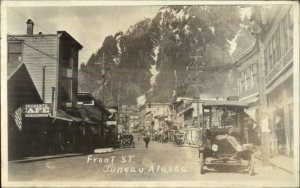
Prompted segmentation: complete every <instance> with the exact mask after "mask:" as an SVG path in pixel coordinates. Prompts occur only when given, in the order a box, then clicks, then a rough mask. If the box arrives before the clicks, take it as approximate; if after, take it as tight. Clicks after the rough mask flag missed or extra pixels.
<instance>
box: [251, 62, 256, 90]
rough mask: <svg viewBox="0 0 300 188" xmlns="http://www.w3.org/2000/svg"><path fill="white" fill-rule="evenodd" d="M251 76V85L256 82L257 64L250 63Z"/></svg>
mask: <svg viewBox="0 0 300 188" xmlns="http://www.w3.org/2000/svg"><path fill="white" fill-rule="evenodd" d="M251 68H252V78H253V85H256V84H257V64H256V63H255V64H253V65H252V67H251Z"/></svg>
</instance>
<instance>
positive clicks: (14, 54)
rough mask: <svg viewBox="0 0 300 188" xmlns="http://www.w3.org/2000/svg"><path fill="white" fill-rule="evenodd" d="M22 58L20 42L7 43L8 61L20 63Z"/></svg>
mask: <svg viewBox="0 0 300 188" xmlns="http://www.w3.org/2000/svg"><path fill="white" fill-rule="evenodd" d="M21 60H22V43H21V42H9V43H8V63H20V62H21Z"/></svg>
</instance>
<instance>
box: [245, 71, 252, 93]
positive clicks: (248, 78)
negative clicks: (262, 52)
mask: <svg viewBox="0 0 300 188" xmlns="http://www.w3.org/2000/svg"><path fill="white" fill-rule="evenodd" d="M246 79H247V89H249V88H251V87H252V79H251V69H250V67H248V68H247V69H246Z"/></svg>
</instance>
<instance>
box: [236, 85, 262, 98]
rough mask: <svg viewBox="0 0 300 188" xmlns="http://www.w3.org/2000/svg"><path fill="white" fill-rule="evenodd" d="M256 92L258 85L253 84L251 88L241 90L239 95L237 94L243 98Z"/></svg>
mask: <svg viewBox="0 0 300 188" xmlns="http://www.w3.org/2000/svg"><path fill="white" fill-rule="evenodd" d="M257 92H258V85H255V86H253V87H252V88H250V89H247V90H246V91H243V92H241V93H240V95H239V98H240V99H243V98H246V97H248V96H251V95H254V94H255V93H257Z"/></svg>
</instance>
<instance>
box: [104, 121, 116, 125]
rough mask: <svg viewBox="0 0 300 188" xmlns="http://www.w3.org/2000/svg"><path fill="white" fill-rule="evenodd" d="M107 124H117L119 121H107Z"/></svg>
mask: <svg viewBox="0 0 300 188" xmlns="http://www.w3.org/2000/svg"><path fill="white" fill-rule="evenodd" d="M106 124H107V125H117V121H106Z"/></svg>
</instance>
